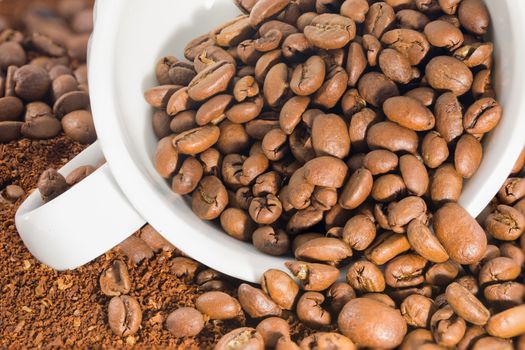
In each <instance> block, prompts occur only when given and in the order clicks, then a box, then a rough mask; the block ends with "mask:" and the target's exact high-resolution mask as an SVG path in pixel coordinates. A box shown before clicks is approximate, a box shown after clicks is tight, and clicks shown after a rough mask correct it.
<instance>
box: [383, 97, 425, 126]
mask: <svg viewBox="0 0 525 350" xmlns="http://www.w3.org/2000/svg"><path fill="white" fill-rule="evenodd" d="M383 111H384V113H385V115H386V116H387V118H388V119H390V120H391V121H393V122H396V123H398V124H399V125H401V126H404V127H406V128H408V129H411V130H415V131H425V130H430V129H432V128H434V125H435V118H434V115H433V114H432V112H431V111H430V110H429V109H428V108H426V107H425V106H424V105H423V104H422V103H421V102H419V101H418V100H416V99H414V98H412V97H405V96H397V97H391V98H389V99H387V100H386V101H385V102H384V104H383Z"/></svg>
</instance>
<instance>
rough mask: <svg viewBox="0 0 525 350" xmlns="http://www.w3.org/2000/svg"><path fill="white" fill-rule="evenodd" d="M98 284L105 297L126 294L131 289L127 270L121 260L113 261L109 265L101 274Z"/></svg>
mask: <svg viewBox="0 0 525 350" xmlns="http://www.w3.org/2000/svg"><path fill="white" fill-rule="evenodd" d="M99 282H100V289H101V290H102V293H104V294H105V295H107V296H116V295H121V294H127V293H129V291H130V288H131V283H130V280H129V274H128V269H127V267H126V264H125V263H124V262H122V261H121V260H114V261H113V262H112V263H111V265H110V266H109V267H108V268H107V269H106V270H104V271H103V272H102V274H101V275H100V279H99Z"/></svg>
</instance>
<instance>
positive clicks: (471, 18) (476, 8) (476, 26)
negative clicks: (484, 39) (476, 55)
mask: <svg viewBox="0 0 525 350" xmlns="http://www.w3.org/2000/svg"><path fill="white" fill-rule="evenodd" d="M458 18H459V21H460V22H461V25H462V26H463V27H464V28H465V29H467V30H468V31H470V32H472V33H473V34H475V35H483V34H485V33H486V32H487V29H488V27H489V24H490V16H489V13H488V10H487V7H486V5H485V4H484V3H483V1H480V0H465V1H462V2H461V3H460V4H459V8H458Z"/></svg>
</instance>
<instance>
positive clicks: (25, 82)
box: [14, 65, 51, 101]
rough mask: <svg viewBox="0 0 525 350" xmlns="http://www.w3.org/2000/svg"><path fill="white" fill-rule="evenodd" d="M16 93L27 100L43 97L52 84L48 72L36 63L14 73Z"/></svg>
mask: <svg viewBox="0 0 525 350" xmlns="http://www.w3.org/2000/svg"><path fill="white" fill-rule="evenodd" d="M14 83H15V93H16V95H17V96H18V97H20V98H22V99H23V100H26V101H36V100H40V99H42V98H43V97H44V96H45V95H46V93H47V91H48V90H49V87H50V85H51V79H50V78H49V75H48V73H47V72H46V71H45V70H44V69H43V68H40V67H37V66H35V65H25V66H22V67H20V68H19V69H17V70H16V72H15V74H14Z"/></svg>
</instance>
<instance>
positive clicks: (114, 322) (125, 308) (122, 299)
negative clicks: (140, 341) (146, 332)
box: [108, 295, 142, 337]
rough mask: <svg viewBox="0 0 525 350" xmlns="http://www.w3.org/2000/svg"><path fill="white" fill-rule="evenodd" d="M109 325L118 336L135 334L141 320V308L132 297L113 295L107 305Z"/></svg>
mask: <svg viewBox="0 0 525 350" xmlns="http://www.w3.org/2000/svg"><path fill="white" fill-rule="evenodd" d="M108 322H109V327H110V328H111V330H112V331H113V333H115V334H116V335H118V336H121V337H127V336H129V335H133V334H135V333H136V332H137V331H138V330H139V327H140V324H141V322H142V310H141V308H140V305H139V303H138V301H137V299H135V298H134V297H130V296H127V295H123V296H115V297H113V298H112V299H111V301H110V302H109V306H108Z"/></svg>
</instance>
